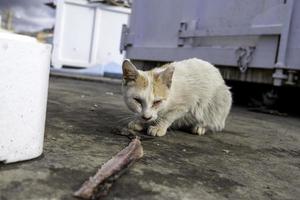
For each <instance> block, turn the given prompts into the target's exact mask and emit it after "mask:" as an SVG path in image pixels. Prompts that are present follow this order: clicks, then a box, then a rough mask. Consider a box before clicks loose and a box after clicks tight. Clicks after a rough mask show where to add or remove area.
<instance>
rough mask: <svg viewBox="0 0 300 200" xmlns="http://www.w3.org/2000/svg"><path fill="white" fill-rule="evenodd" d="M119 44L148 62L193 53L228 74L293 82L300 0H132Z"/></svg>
mask: <svg viewBox="0 0 300 200" xmlns="http://www.w3.org/2000/svg"><path fill="white" fill-rule="evenodd" d="M121 50H126V55H127V57H128V58H130V59H132V60H135V61H142V62H143V63H144V64H146V65H147V64H149V63H150V62H149V61H155V62H170V61H174V60H182V59H186V58H191V57H197V58H201V59H204V60H207V61H209V62H211V63H213V64H214V65H216V66H218V67H219V68H220V70H221V72H222V74H223V76H224V77H225V78H226V79H232V80H242V81H249V82H260V83H272V84H274V85H276V86H281V85H283V84H293V85H295V84H297V81H296V78H297V75H298V72H299V70H300V1H296V0H226V1H224V0H185V1H183V0H163V1H161V0H136V1H134V3H133V7H132V15H131V18H130V25H129V26H128V27H127V26H125V25H124V26H123V34H122V40H121Z"/></svg>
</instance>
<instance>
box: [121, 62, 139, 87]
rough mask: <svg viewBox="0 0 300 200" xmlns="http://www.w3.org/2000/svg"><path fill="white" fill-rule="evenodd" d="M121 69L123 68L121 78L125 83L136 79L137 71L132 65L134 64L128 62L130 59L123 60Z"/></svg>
mask: <svg viewBox="0 0 300 200" xmlns="http://www.w3.org/2000/svg"><path fill="white" fill-rule="evenodd" d="M122 69H123V79H124V80H125V82H126V83H128V82H130V81H135V80H136V79H137V77H138V75H139V72H138V70H137V69H136V67H135V66H134V64H132V63H131V62H130V60H128V59H126V60H124V62H123V65H122Z"/></svg>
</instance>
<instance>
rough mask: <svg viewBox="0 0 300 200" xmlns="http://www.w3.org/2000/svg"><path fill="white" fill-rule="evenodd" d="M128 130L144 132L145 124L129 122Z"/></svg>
mask: <svg viewBox="0 0 300 200" xmlns="http://www.w3.org/2000/svg"><path fill="white" fill-rule="evenodd" d="M128 128H129V129H131V130H134V131H142V130H143V129H144V127H143V124H142V123H140V122H138V121H131V122H129V123H128Z"/></svg>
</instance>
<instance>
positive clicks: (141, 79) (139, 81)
mask: <svg viewBox="0 0 300 200" xmlns="http://www.w3.org/2000/svg"><path fill="white" fill-rule="evenodd" d="M134 82H135V83H134V84H135V86H136V87H137V88H138V89H141V90H143V89H146V88H147V87H148V85H149V82H148V79H147V78H146V77H145V76H143V75H141V74H139V75H138V76H137V78H136V79H135V81H134Z"/></svg>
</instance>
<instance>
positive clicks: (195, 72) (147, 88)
mask: <svg viewBox="0 0 300 200" xmlns="http://www.w3.org/2000/svg"><path fill="white" fill-rule="evenodd" d="M122 68H123V87H122V88H123V95H124V100H125V103H126V104H127V106H128V108H129V109H130V110H131V111H133V112H134V113H136V114H137V119H136V120H134V121H132V122H130V123H129V124H128V126H129V128H131V129H134V130H137V131H141V130H143V129H145V128H147V129H148V130H147V132H148V134H150V135H153V136H163V135H165V134H166V131H167V129H168V128H169V127H170V126H171V125H172V126H175V127H177V128H182V127H188V128H190V130H191V132H192V133H195V134H199V135H203V134H204V133H205V132H206V131H207V130H211V131H221V130H222V129H223V128H224V126H225V120H226V118H227V115H228V113H229V111H230V108H231V103H232V99H231V93H230V91H229V88H228V87H227V86H226V85H225V82H224V80H223V78H222V76H221V74H220V72H219V70H218V69H217V68H215V67H214V66H213V65H211V64H210V63H208V62H206V61H203V60H200V59H196V58H193V59H188V60H183V61H180V62H173V63H170V64H166V65H164V66H162V67H160V68H154V69H153V70H150V71H140V70H137V69H136V67H135V66H134V65H133V64H132V63H131V62H130V61H129V60H125V61H124V62H123V66H122Z"/></svg>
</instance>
